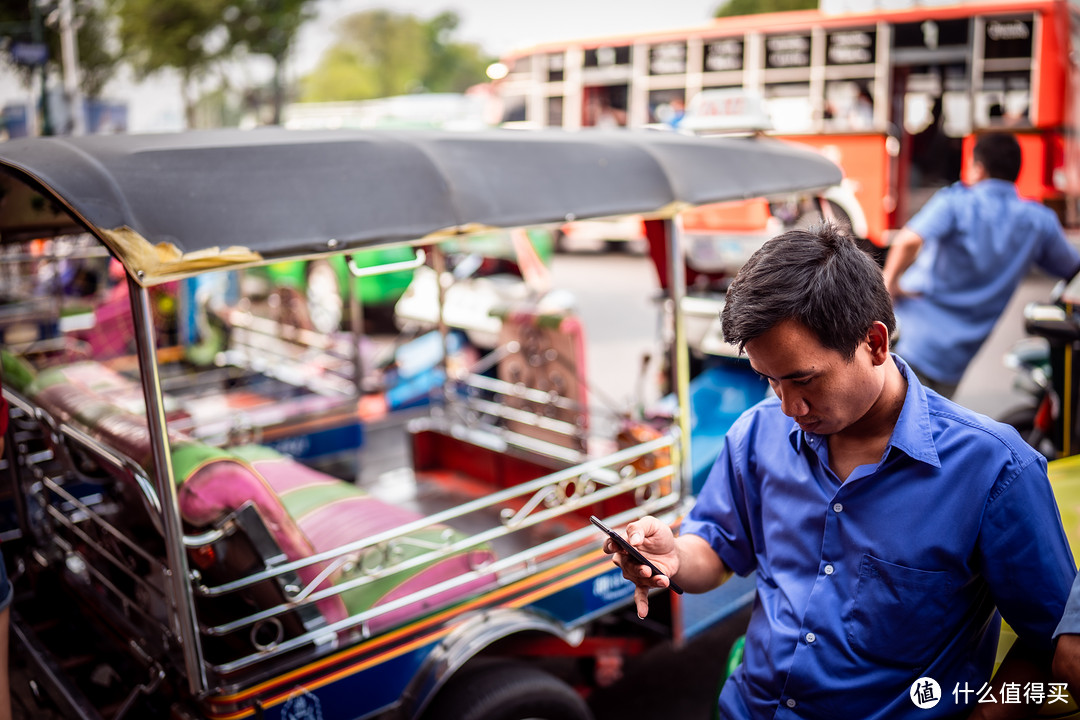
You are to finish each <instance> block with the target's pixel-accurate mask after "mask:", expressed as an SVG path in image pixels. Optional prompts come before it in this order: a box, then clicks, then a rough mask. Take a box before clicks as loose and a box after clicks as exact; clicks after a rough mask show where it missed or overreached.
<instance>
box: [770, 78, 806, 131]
mask: <svg viewBox="0 0 1080 720" xmlns="http://www.w3.org/2000/svg"><path fill="white" fill-rule="evenodd" d="M765 110H766V112H768V113H769V119H770V120H771V121H772V125H773V128H774V129H775V130H776V132H779V133H800V132H810V131H811V130H813V127H814V104H813V102H811V100H810V83H775V84H772V85H766V86H765Z"/></svg>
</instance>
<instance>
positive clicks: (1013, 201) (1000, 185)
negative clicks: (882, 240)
mask: <svg viewBox="0 0 1080 720" xmlns="http://www.w3.org/2000/svg"><path fill="white" fill-rule="evenodd" d="M907 227H908V228H909V229H911V230H913V231H914V232H915V233H917V234H918V235H919V237H921V238H922V239H923V243H924V244H923V247H922V250H920V252H919V255H918V257H917V258H916V259H915V262H914V263H913V264H912V265H911V267H910V268H908V270H907V272H906V273H904V275H903V277H902V278H901V279H900V287H901V288H902V289H903V290H905V291H906V292H909V293H914V294H915V295H914V296H912V297H905V298H900V299H898V300H897V302H896V308H895V309H896V317H897V319H898V320H899V322H900V339H899V341H898V342H897V344H896V348H895V349H896V352H897V354H899V355H901V356H902V357H904V358H905V359H907V360H908V361H910V362H911V364H912V365H914V366H915V367H916V368H918V369H919V371H920V372H922V373H924V374H926V375H928V376H929V377H932V378H933V379H935V380H938V381H940V382H944V383H957V382H960V378H961V376H962V375H963V374H964V369H965V368H966V367H967V365H968V363H969V362H971V358H973V357H974V356H975V353H976V352H978V350H979V347H980V346H981V345H982V343H983V341H984V340H985V339H986V337H987V336H988V335H989V334H990V331H991V330H993V328H994V323H995V322H996V321H997V319H998V316H1000V315H1001V312H1002V310H1004V308H1005V306H1006V305H1007V304H1008V302H1009V298H1011V297H1012V294H1013V292H1014V291H1015V290H1016V286H1017V285H1018V284H1019V283H1020V281H1021V279H1023V277H1024V275H1025V274H1026V273H1027V272H1028V269H1029V268H1030V267H1031V265H1032V263H1034V264H1036V265H1038V266H1039V267H1041V268H1042V269H1043V270H1045V271H1046V272H1048V273H1050V274H1051V275H1054V276H1056V277H1063V278H1069V277H1071V276H1072V274H1073V273H1075V272H1076V270H1077V268H1080V253H1078V252H1077V251H1076V249H1075V248H1073V247H1072V246H1071V245H1070V244H1069V243H1068V241H1067V240H1066V239H1065V235H1064V233H1063V231H1062V229H1061V224H1060V223H1059V222H1058V220H1057V216H1056V215H1054V212H1053V211H1052V210H1050V209H1049V208H1047V207H1044V206H1042V205H1040V204H1038V203H1035V202H1031V201H1029V200H1021V199H1020V198H1019V197H1018V196H1017V194H1016V186H1015V185H1013V184H1012V183H1010V182H1006V181H1004V180H993V179H990V180H983V181H981V182H978V183H976V184H975V185H972V186H970V187H968V186H965V185H962V184H960V183H956V184H954V185H950V186H949V187H947V188H943V189H942V190H939V191H938V192H937V193H936V194H935V195H934V197H933V198H931V199H930V201H929V202H928V203H927V204H926V206H925V207H923V209H922V210H921V211H919V213H918V214H917V215H915V217H914V218H912V219H911V221H910V222H909V223H908V224H907Z"/></svg>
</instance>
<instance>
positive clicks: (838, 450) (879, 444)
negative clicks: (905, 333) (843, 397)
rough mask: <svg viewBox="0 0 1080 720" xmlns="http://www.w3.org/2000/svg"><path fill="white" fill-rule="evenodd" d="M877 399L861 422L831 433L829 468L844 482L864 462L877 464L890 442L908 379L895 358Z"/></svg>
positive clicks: (886, 367)
mask: <svg viewBox="0 0 1080 720" xmlns="http://www.w3.org/2000/svg"><path fill="white" fill-rule="evenodd" d="M882 370H883V372H884V373H885V378H884V382H883V383H882V387H881V392H880V393H879V394H878V397H877V400H876V401H874V404H873V405H872V406H871V407H870V409H869V410H867V412H866V414H864V415H863V416H862V417H861V418H860V419H859V420H858V421H856V422H855V423H852V424H851V425H850V426H849V427H847V428H844V429H843V430H841V431H840V432H838V433H834V434H832V435H830V436H829V467H830V468H832V471H833V472H834V473H836V476H837V477H838V478H840V481H841V482H843V481H844V480H846V479H847V477H848V475H850V474H851V471H852V470H854V469H855V468H856V467H858V466H860V465H868V464H872V463H877V462H879V461H880V460H881V456H882V454H883V453H884V452H885V448H886V447H887V446H888V444H889V439H890V438H891V437H892V433H893V430H894V429H895V428H896V422H897V420H899V419H900V412H901V411H902V410H903V409H904V398H905V397H906V396H907V380H906V379H904V376H903V375H902V374H901V373H900V369H899V368H898V367H896V363H895V362H894V361H893V359H892V357H889V359H888V360H886V361H885V364H884V365H883V366H882Z"/></svg>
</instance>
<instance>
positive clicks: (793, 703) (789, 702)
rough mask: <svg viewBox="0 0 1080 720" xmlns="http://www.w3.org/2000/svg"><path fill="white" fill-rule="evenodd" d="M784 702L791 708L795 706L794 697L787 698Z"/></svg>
mask: <svg viewBox="0 0 1080 720" xmlns="http://www.w3.org/2000/svg"><path fill="white" fill-rule="evenodd" d="M784 704H785V705H787V706H788V707H789V708H793V707H795V699H794V698H788V699H787V702H785V703H784Z"/></svg>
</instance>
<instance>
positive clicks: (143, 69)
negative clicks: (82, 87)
mask: <svg viewBox="0 0 1080 720" xmlns="http://www.w3.org/2000/svg"><path fill="white" fill-rule="evenodd" d="M111 2H112V10H113V12H114V13H115V15H116V17H117V19H118V20H119V30H118V34H119V38H120V45H121V48H122V50H123V54H124V57H125V58H126V59H127V60H128V61H129V62H130V63H131V65H132V67H133V69H134V70H135V73H136V75H137V76H138V77H139V78H141V79H145V78H146V77H148V76H150V75H152V74H154V73H156V72H159V71H161V70H164V69H166V68H173V69H176V70H177V71H179V73H180V78H181V84H182V87H181V92H182V93H183V100H184V113H185V116H186V120H187V124H188V127H194V125H195V98H194V90H195V87H194V86H195V83H196V81H198V80H199V79H201V78H202V77H203V76H204V75H205V74H206V73H207V71H208V70H209V69H210V67H211V66H212V65H213V64H214V63H215V62H217V61H219V60H221V59H223V58H224V57H226V56H227V55H228V53H229V51H230V49H231V48H230V46H229V43H228V37H227V32H226V31H225V29H224V27H223V26H222V20H223V18H224V16H225V10H226V8H227V7H228V0H168V2H162V0H111Z"/></svg>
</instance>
